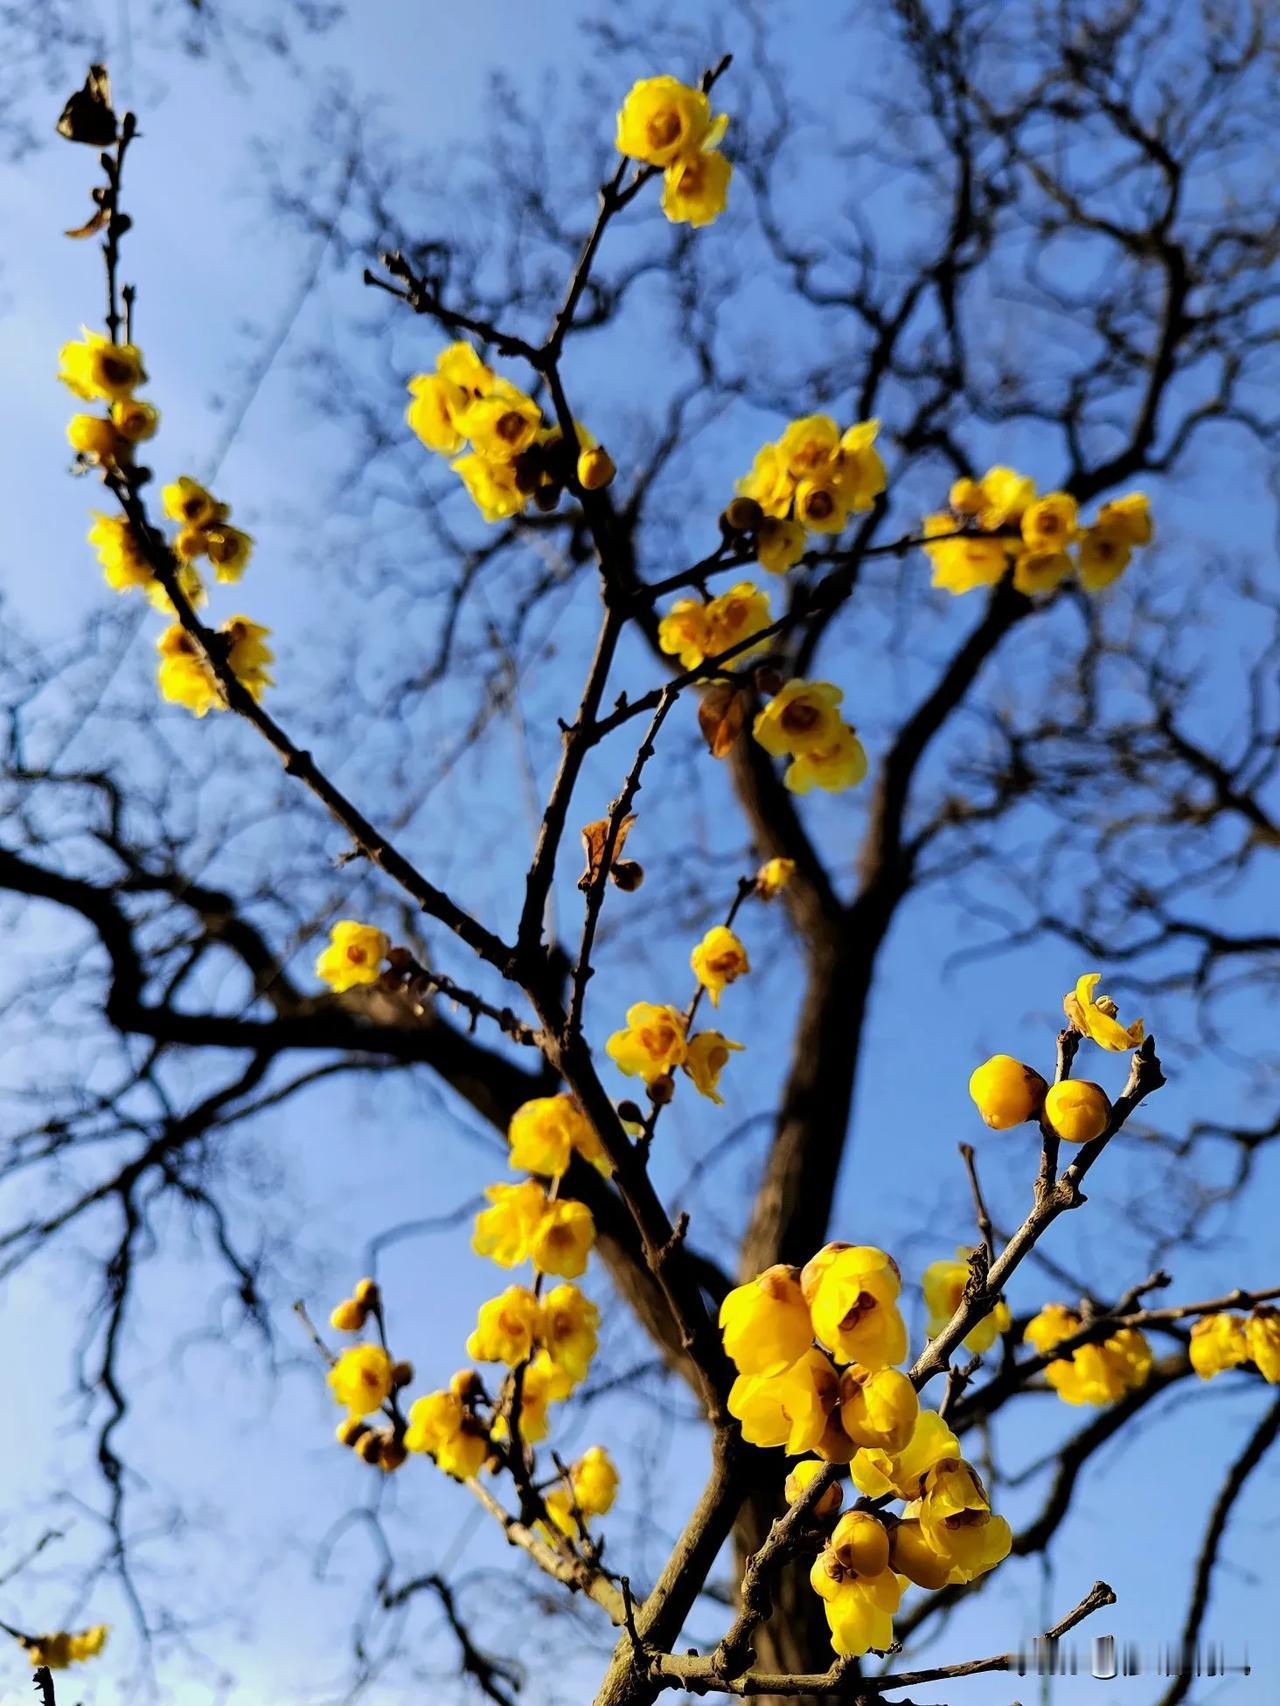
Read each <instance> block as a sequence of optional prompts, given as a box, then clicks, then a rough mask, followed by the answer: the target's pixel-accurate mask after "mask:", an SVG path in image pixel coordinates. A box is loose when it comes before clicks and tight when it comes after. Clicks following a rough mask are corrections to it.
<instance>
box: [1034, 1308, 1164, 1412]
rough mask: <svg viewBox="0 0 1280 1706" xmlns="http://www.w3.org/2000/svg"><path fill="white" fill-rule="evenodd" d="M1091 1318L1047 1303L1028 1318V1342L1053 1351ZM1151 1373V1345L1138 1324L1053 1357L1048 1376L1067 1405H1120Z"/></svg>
mask: <svg viewBox="0 0 1280 1706" xmlns="http://www.w3.org/2000/svg"><path fill="white" fill-rule="evenodd" d="M1084 1325H1085V1319H1084V1317H1083V1316H1082V1315H1080V1314H1079V1313H1078V1312H1077V1311H1076V1310H1074V1309H1068V1308H1067V1307H1066V1305H1065V1304H1062V1303H1046V1304H1045V1306H1044V1308H1043V1309H1042V1310H1041V1311H1040V1313H1039V1314H1038V1315H1037V1316H1035V1317H1034V1319H1032V1320H1031V1321H1029V1322H1028V1323H1027V1330H1026V1333H1025V1335H1024V1342H1025V1343H1026V1344H1028V1345H1030V1346H1031V1347H1032V1349H1033V1350H1037V1351H1039V1352H1040V1354H1041V1355H1042V1356H1045V1355H1047V1354H1048V1353H1049V1352H1050V1351H1052V1350H1053V1349H1054V1347H1055V1346H1056V1345H1060V1344H1061V1343H1062V1342H1063V1340H1064V1339H1070V1338H1072V1337H1073V1336H1074V1335H1075V1334H1076V1333H1078V1332H1079V1331H1080V1329H1081V1328H1082V1327H1083V1326H1084ZM1150 1373H1151V1346H1150V1345H1149V1344H1148V1343H1147V1339H1146V1335H1145V1333H1141V1332H1139V1331H1138V1329H1137V1328H1136V1327H1121V1328H1120V1329H1119V1331H1118V1332H1115V1333H1112V1334H1111V1335H1110V1336H1109V1337H1108V1338H1106V1339H1103V1340H1102V1341H1101V1342H1100V1343H1099V1344H1093V1345H1081V1346H1080V1347H1079V1349H1077V1350H1074V1351H1072V1353H1071V1355H1070V1356H1069V1357H1066V1356H1064V1357H1060V1358H1059V1359H1058V1360H1057V1361H1055V1362H1051V1363H1050V1364H1049V1366H1048V1367H1047V1368H1046V1369H1045V1371H1044V1377H1045V1379H1046V1380H1047V1381H1048V1382H1049V1385H1050V1386H1052V1388H1053V1390H1054V1391H1055V1392H1056V1393H1057V1394H1058V1396H1059V1398H1061V1399H1062V1401H1063V1402H1064V1403H1066V1404H1095V1405H1097V1406H1098V1407H1099V1408H1101V1407H1102V1406H1104V1405H1106V1404H1114V1403H1115V1401H1116V1399H1117V1398H1123V1397H1124V1395H1125V1393H1126V1392H1132V1391H1134V1390H1136V1389H1137V1388H1138V1387H1139V1386H1145V1385H1146V1383H1147V1377H1148V1376H1149V1375H1150Z"/></svg>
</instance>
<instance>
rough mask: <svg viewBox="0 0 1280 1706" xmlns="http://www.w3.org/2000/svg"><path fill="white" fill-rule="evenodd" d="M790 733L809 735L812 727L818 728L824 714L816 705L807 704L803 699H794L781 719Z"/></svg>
mask: <svg viewBox="0 0 1280 1706" xmlns="http://www.w3.org/2000/svg"><path fill="white" fill-rule="evenodd" d="M779 720H780V721H781V723H782V726H783V728H784V729H786V731H787V732H788V734H793V735H807V734H808V733H809V731H810V729H813V728H816V727H817V725H818V723H819V722H821V720H822V714H821V712H820V711H819V710H818V708H817V706H816V705H806V704H805V702H804V701H803V700H793V701H792V702H791V704H790V705H788V706H787V708H786V710H785V711H783V713H782V716H781V718H780V719H779Z"/></svg>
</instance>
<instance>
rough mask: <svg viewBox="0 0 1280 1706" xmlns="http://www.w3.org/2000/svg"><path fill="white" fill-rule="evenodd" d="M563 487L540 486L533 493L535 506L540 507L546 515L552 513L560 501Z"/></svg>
mask: <svg viewBox="0 0 1280 1706" xmlns="http://www.w3.org/2000/svg"><path fill="white" fill-rule="evenodd" d="M560 492H561V488H560V487H559V486H539V487H538V489H537V491H536V492H535V493H534V494H533V506H534V508H535V509H540V510H541V511H542V513H543V514H544V515H550V513H551V511H552V510H553V509H555V508H556V507H557V506H558V504H559V502H560Z"/></svg>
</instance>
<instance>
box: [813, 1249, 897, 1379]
mask: <svg viewBox="0 0 1280 1706" xmlns="http://www.w3.org/2000/svg"><path fill="white" fill-rule="evenodd" d="M827 1248H828V1250H829V1249H830V1246H828V1247H827ZM824 1258H825V1259H824ZM817 1260H818V1261H819V1262H820V1263H821V1265H820V1266H819V1267H817V1269H816V1272H815V1271H813V1269H812V1265H811V1267H810V1268H806V1270H805V1274H806V1275H809V1276H810V1277H809V1283H808V1284H807V1285H806V1288H805V1291H806V1296H807V1297H808V1300H809V1308H810V1311H811V1313H812V1316H813V1328H814V1333H815V1335H816V1337H817V1338H818V1340H819V1341H820V1343H822V1344H824V1345H825V1346H826V1347H827V1349H828V1350H829V1351H830V1352H831V1353H832V1355H833V1356H834V1357H835V1358H836V1359H837V1361H839V1362H857V1363H861V1364H862V1366H863V1367H864V1368H869V1369H876V1368H885V1367H888V1366H889V1365H890V1364H893V1363H899V1362H901V1361H902V1359H903V1357H905V1356H906V1354H907V1330H906V1327H905V1326H904V1325H903V1321H902V1317H901V1315H900V1314H899V1313H898V1309H897V1301H896V1300H897V1296H898V1292H899V1290H900V1289H901V1281H900V1280H899V1278H898V1270H897V1267H896V1265H895V1264H894V1262H893V1260H892V1258H891V1257H889V1256H886V1255H885V1253H884V1251H883V1250H877V1249H875V1248H873V1247H872V1246H871V1245H868V1244H846V1245H844V1246H843V1247H842V1248H839V1249H837V1250H836V1251H835V1252H834V1254H832V1255H830V1256H827V1255H826V1252H820V1253H819V1257H818V1258H817ZM802 1278H803V1276H802Z"/></svg>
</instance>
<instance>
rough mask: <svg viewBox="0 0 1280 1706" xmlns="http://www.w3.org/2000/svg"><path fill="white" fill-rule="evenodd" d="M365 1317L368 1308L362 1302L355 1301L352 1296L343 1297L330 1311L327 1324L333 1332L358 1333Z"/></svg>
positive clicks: (366, 1316)
mask: <svg viewBox="0 0 1280 1706" xmlns="http://www.w3.org/2000/svg"><path fill="white" fill-rule="evenodd" d="M367 1318H368V1310H366V1308H365V1307H364V1305H363V1304H362V1303H357V1302H356V1300H355V1298H354V1297H344V1298H343V1300H342V1302H341V1303H339V1304H336V1305H335V1306H334V1308H333V1310H332V1312H331V1313H330V1316H329V1325H330V1326H331V1327H332V1328H333V1330H334V1332H335V1333H358V1332H359V1331H360V1329H361V1328H362V1327H363V1326H364V1324H365V1321H366V1319H367Z"/></svg>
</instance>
